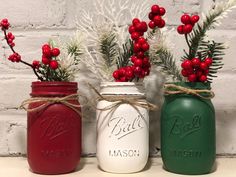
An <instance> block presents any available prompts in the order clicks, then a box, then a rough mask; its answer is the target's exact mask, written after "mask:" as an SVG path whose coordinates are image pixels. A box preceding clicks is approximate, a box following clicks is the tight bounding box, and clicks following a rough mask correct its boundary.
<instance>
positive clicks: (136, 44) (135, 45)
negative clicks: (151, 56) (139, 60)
mask: <svg viewBox="0 0 236 177" xmlns="http://www.w3.org/2000/svg"><path fill="white" fill-rule="evenodd" d="M141 47H142V46H141V45H140V44H139V43H134V53H138V52H139V51H140V50H141Z"/></svg>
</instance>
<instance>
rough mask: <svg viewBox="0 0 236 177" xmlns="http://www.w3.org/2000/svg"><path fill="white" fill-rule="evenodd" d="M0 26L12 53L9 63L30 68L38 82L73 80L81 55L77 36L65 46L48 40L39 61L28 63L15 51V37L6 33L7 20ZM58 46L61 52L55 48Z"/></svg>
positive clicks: (2, 21)
mask: <svg viewBox="0 0 236 177" xmlns="http://www.w3.org/2000/svg"><path fill="white" fill-rule="evenodd" d="M0 26H1V29H2V31H3V34H4V39H5V40H6V42H7V44H8V46H9V48H10V49H11V51H12V54H11V55H10V56H9V57H8V60H9V61H11V62H16V63H22V64H24V65H26V66H28V67H30V68H31V69H32V70H33V72H34V74H35V75H36V76H37V79H38V80H40V81H72V80H73V79H74V77H75V74H76V73H77V72H78V66H77V65H78V64H79V60H80V58H81V56H82V54H83V52H82V50H83V49H82V47H81V45H80V43H81V40H80V37H79V34H76V35H75V37H73V38H72V39H71V41H69V42H68V43H66V44H65V45H63V44H62V43H60V42H56V41H53V40H50V41H49V42H48V43H46V44H44V45H43V46H42V56H41V61H39V60H34V61H33V62H32V63H28V62H26V61H25V60H23V59H22V57H21V55H20V54H19V53H18V52H17V51H16V50H15V42H14V40H15V36H14V35H13V34H12V32H8V30H9V27H10V23H9V22H8V19H3V20H1V23H0ZM57 43H58V44H57ZM58 45H59V46H60V48H61V50H60V49H59V48H58V47H57V46H58Z"/></svg>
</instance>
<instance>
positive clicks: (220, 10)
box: [183, 1, 236, 59]
mask: <svg viewBox="0 0 236 177" xmlns="http://www.w3.org/2000/svg"><path fill="white" fill-rule="evenodd" d="M235 5H236V2H235V1H234V2H232V3H231V1H229V2H226V4H225V5H222V4H218V6H216V7H215V8H214V9H212V10H211V11H210V12H209V13H208V14H207V15H206V16H205V20H204V21H203V22H202V24H197V27H196V28H194V29H193V32H192V33H191V34H189V36H186V41H187V43H188V44H189V52H186V51H184V52H185V55H184V56H183V59H191V58H194V57H196V55H197V53H198V49H199V47H201V44H202V43H203V41H204V39H205V37H206V33H207V31H208V30H210V29H213V28H215V26H216V25H217V24H219V22H218V20H219V19H220V18H223V17H224V16H225V13H226V12H227V11H228V10H230V9H232V8H234V7H235Z"/></svg>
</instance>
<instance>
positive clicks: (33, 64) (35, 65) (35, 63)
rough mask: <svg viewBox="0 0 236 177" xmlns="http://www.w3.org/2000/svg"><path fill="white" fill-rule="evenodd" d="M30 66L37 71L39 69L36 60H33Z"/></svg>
mask: <svg viewBox="0 0 236 177" xmlns="http://www.w3.org/2000/svg"><path fill="white" fill-rule="evenodd" d="M32 66H33V68H36V69H38V68H39V67H40V63H39V61H38V60H34V61H33V63H32Z"/></svg>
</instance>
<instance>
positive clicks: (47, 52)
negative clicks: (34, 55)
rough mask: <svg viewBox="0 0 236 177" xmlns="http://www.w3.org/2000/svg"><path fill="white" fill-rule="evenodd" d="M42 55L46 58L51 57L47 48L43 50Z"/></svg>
mask: <svg viewBox="0 0 236 177" xmlns="http://www.w3.org/2000/svg"><path fill="white" fill-rule="evenodd" d="M43 55H44V56H46V57H48V58H49V57H51V50H50V49H49V48H44V49H43Z"/></svg>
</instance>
